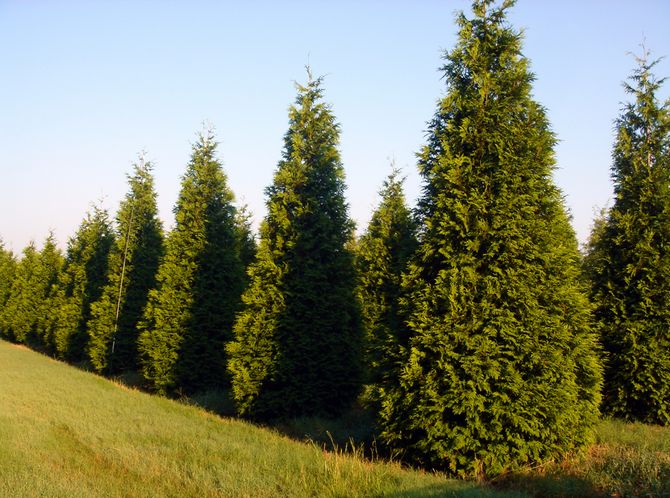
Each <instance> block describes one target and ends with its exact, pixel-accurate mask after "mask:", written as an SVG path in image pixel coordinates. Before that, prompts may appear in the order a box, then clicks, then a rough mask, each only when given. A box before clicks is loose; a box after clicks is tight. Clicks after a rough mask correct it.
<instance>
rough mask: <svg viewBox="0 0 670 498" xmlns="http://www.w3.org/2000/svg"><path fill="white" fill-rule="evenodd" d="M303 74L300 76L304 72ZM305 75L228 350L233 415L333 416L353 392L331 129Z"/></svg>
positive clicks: (339, 172) (352, 301)
mask: <svg viewBox="0 0 670 498" xmlns="http://www.w3.org/2000/svg"><path fill="white" fill-rule="evenodd" d="M308 73H309V71H308ZM322 93H323V90H322V88H321V79H313V78H312V77H311V74H309V79H308V82H307V84H306V85H305V86H302V85H298V96H297V99H296V104H295V105H294V106H292V107H291V108H290V110H289V129H288V132H287V133H286V135H285V136H284V151H283V157H282V159H281V160H280V162H279V165H278V167H277V170H276V172H275V176H274V182H273V184H272V185H271V186H270V187H269V188H268V189H267V190H266V195H267V207H268V214H267V217H266V219H265V220H264V222H263V224H262V226H261V231H260V245H259V248H258V254H257V258H256V261H255V262H254V263H253V264H252V265H251V267H250V269H249V278H250V286H249V288H248V289H247V291H246V292H245V293H244V295H243V301H244V304H245V308H244V310H243V311H242V312H240V313H239V314H238V317H237V321H236V323H235V328H234V332H235V339H234V340H233V341H232V342H231V343H230V344H229V346H228V354H229V361H228V368H229V370H230V374H231V377H232V391H233V396H234V399H235V402H236V403H237V408H238V410H239V412H240V414H242V415H244V416H249V417H255V418H272V417H282V416H300V415H309V414H316V413H322V414H331V415H334V414H338V413H341V412H342V411H343V410H344V409H346V408H347V407H349V406H350V404H351V403H352V401H353V400H354V399H355V397H356V395H357V393H358V392H359V388H360V378H361V367H360V359H359V355H360V343H361V327H360V318H359V313H360V312H359V310H358V307H357V304H356V298H355V280H354V276H355V275H354V268H353V257H352V254H351V252H350V251H348V250H347V248H346V244H347V243H348V242H349V241H350V240H351V238H352V231H353V223H352V221H351V220H350V219H349V216H348V213H347V204H346V202H345V199H344V190H345V183H344V170H343V168H342V164H341V161H340V154H339V151H338V149H337V146H338V141H339V127H338V125H337V124H336V123H335V118H334V116H333V114H332V112H331V110H330V107H329V106H328V105H327V104H325V103H323V102H322V101H321V99H322Z"/></svg>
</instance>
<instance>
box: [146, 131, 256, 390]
mask: <svg viewBox="0 0 670 498" xmlns="http://www.w3.org/2000/svg"><path fill="white" fill-rule="evenodd" d="M216 146H217V144H216V142H215V141H214V137H213V135H212V134H211V132H206V133H205V134H203V135H201V136H200V138H199V140H198V142H197V143H196V144H195V145H194V147H193V153H192V156H191V161H190V163H189V165H188V168H187V171H186V174H185V175H184V178H183V180H182V184H181V193H180V195H179V199H178V201H177V206H176V208H175V217H176V222H177V223H176V225H175V228H174V230H173V231H172V232H171V233H170V235H169V237H168V240H167V244H166V254H165V258H164V259H163V261H162V263H161V266H160V269H159V271H158V276H157V287H156V289H155V290H153V291H152V292H151V294H150V297H149V303H148V305H147V310H146V312H145V315H144V320H143V321H142V324H141V329H142V333H141V335H140V339H139V349H140V354H141V358H142V367H143V368H142V371H143V374H144V377H145V378H146V380H147V381H148V382H149V384H150V385H151V387H152V388H153V389H155V390H157V391H159V392H161V393H166V392H170V391H174V390H176V389H180V390H183V391H185V392H193V391H198V390H204V389H211V388H220V387H222V386H223V385H224V384H225V380H226V361H225V354H224V345H225V343H226V342H227V341H228V340H230V338H231V337H232V327H233V320H234V318H235V313H236V312H237V311H238V309H239V307H240V304H241V301H240V295H241V293H242V290H243V283H244V266H243V264H242V262H241V260H240V246H241V244H242V241H241V237H242V234H241V233H239V231H238V226H237V220H236V209H235V207H234V206H233V204H232V203H233V194H232V192H231V191H230V189H229V188H228V186H227V184H226V176H225V174H224V173H223V170H222V167H221V163H220V162H219V161H218V160H217V159H216V157H215V151H216Z"/></svg>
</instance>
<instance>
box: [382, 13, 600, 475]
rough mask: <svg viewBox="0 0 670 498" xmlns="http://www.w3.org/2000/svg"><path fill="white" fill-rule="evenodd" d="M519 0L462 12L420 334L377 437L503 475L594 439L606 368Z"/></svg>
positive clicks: (423, 265) (432, 186) (428, 156)
mask: <svg viewBox="0 0 670 498" xmlns="http://www.w3.org/2000/svg"><path fill="white" fill-rule="evenodd" d="M513 3H514V2H513V1H505V2H503V3H502V5H501V6H500V7H498V6H496V5H495V2H494V1H493V0H476V1H475V2H473V11H474V16H473V18H471V19H468V18H466V17H465V15H464V14H461V15H459V16H458V25H459V27H460V33H459V39H458V42H457V45H456V47H455V48H454V49H453V50H452V51H451V52H449V53H448V54H446V56H445V59H446V64H445V66H444V67H443V70H444V74H445V78H446V81H447V92H446V95H445V97H444V98H442V99H441V100H440V102H439V104H438V109H437V112H436V114H435V117H434V118H433V120H432V121H431V123H430V125H429V133H428V144H427V145H426V146H425V147H424V149H423V150H422V151H421V153H420V155H419V167H420V172H421V174H422V176H423V178H424V190H423V195H422V198H421V199H420V203H419V210H420V215H421V219H422V231H421V235H420V240H421V243H420V247H419V249H418V251H417V253H416V255H415V257H414V258H413V259H412V261H411V263H410V266H409V270H408V274H407V276H406V278H405V279H404V281H403V282H404V292H405V293H406V298H405V299H404V303H405V307H406V310H407V316H408V325H409V327H410V329H411V338H410V340H409V347H408V354H407V356H406V358H405V361H404V366H403V368H402V370H401V371H400V375H399V378H398V386H397V387H391V388H389V389H387V390H385V391H384V392H383V393H382V410H381V413H380V425H381V429H382V438H383V440H384V441H385V442H386V443H387V444H388V445H389V446H390V447H391V448H392V449H395V450H397V451H398V452H400V453H401V454H403V455H404V457H405V458H407V459H408V460H411V461H414V462H417V463H421V464H423V465H426V466H429V467H436V468H444V469H448V470H450V471H451V472H454V473H458V474H465V475H467V474H470V475H472V474H475V475H495V474H498V473H500V472H503V471H504V470H505V469H508V468H514V467H517V466H519V465H523V464H527V463H530V462H534V461H540V460H543V459H547V458H552V457H556V456H559V455H561V454H563V453H564V452H566V451H569V450H572V449H574V448H578V447H580V446H581V445H582V444H584V443H585V442H587V441H589V439H590V437H591V429H592V426H593V424H594V423H595V421H596V420H597V416H598V404H599V402H600V396H599V388H600V376H601V370H600V365H599V361H598V358H597V354H596V350H595V337H594V335H593V333H592V331H591V328H590V323H589V304H588V301H587V299H586V295H585V293H584V292H583V289H582V288H581V287H580V284H579V282H578V278H579V273H578V266H577V263H578V261H579V253H578V250H577V242H576V239H575V236H574V233H573V231H572V228H571V227H570V223H569V218H568V215H567V214H566V210H565V207H564V205H563V201H562V197H561V193H560V191H559V190H558V189H557V188H556V187H555V186H554V184H553V181H552V171H553V168H554V154H553V146H554V143H555V138H554V135H553V133H552V132H551V131H550V128H549V124H548V122H547V118H546V115H545V111H544V109H543V108H542V107H541V106H540V105H539V104H537V103H536V102H535V101H534V100H533V99H532V98H531V83H532V81H533V76H532V74H531V73H530V71H529V69H528V61H527V60H526V59H525V58H524V57H523V56H522V53H521V35H520V34H519V33H518V32H516V31H515V30H514V29H512V28H511V27H510V26H509V25H508V23H507V21H506V11H507V9H508V8H509V7H510V6H511V5H513Z"/></svg>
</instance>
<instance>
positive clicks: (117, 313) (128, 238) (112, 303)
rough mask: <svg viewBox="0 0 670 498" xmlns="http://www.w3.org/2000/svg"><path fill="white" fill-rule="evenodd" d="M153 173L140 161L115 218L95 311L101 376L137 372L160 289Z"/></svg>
mask: <svg viewBox="0 0 670 498" xmlns="http://www.w3.org/2000/svg"><path fill="white" fill-rule="evenodd" d="M151 170H152V164H151V163H150V162H148V161H145V160H144V158H143V156H140V160H139V162H138V163H137V164H135V165H134V172H133V174H132V175H130V176H129V177H128V183H129V187H130V188H129V191H128V193H127V194H126V196H125V199H124V200H123V201H122V202H121V205H120V207H119V211H118V213H117V216H116V233H115V242H114V244H113V245H112V248H111V250H110V254H109V259H108V266H107V278H106V279H107V284H106V285H105V287H104V288H103V289H102V292H101V294H100V298H99V299H98V300H97V301H96V302H94V303H93V304H92V305H91V319H90V320H89V322H88V332H89V340H88V346H87V353H88V356H89V359H90V361H91V364H92V365H93V367H94V368H95V370H97V371H98V372H105V373H114V372H119V371H122V370H134V369H136V368H137V335H138V332H137V324H138V322H139V321H140V319H141V317H142V313H143V310H144V307H145V305H146V302H147V297H148V294H149V290H151V289H153V288H154V286H155V283H156V272H157V270H158V263H159V260H160V257H161V255H162V252H163V229H162V225H161V222H160V220H159V219H158V212H157V208H156V192H155V190H154V181H153V176H152V174H151Z"/></svg>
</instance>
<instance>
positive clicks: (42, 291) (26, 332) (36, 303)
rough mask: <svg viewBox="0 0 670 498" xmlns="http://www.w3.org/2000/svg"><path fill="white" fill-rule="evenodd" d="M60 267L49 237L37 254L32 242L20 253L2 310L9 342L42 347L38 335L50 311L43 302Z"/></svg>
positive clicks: (55, 280)
mask: <svg viewBox="0 0 670 498" xmlns="http://www.w3.org/2000/svg"><path fill="white" fill-rule="evenodd" d="M61 266H62V255H61V253H60V250H59V249H58V247H57V245H56V240H55V237H54V236H53V234H49V236H48V237H47V238H46V240H45V241H44V245H43V247H42V250H41V251H37V249H36V247H35V244H34V243H32V242H31V243H30V244H29V245H28V246H27V247H26V248H25V249H24V250H23V257H22V258H21V260H20V261H19V263H18V265H17V267H16V273H15V277H14V280H13V282H12V289H11V291H10V295H9V299H8V300H7V303H6V305H5V307H4V309H3V310H2V314H3V316H4V318H3V323H4V324H5V327H6V332H7V333H8V335H9V336H10V338H12V339H13V340H15V341H17V342H22V343H28V344H30V345H32V346H38V347H41V346H44V345H45V338H44V335H43V334H40V332H41V328H42V324H43V323H44V322H45V316H47V314H48V313H49V311H50V310H49V309H48V306H47V301H48V298H49V296H50V295H51V293H52V292H53V289H54V286H55V284H56V282H57V279H58V272H59V271H60V268H61Z"/></svg>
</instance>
